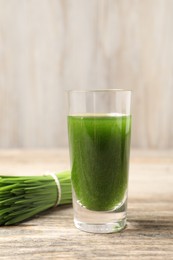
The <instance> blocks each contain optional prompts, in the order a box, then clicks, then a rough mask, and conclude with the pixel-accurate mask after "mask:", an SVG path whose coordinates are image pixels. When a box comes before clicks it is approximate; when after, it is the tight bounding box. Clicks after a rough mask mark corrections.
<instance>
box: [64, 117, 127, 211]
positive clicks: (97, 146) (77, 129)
mask: <svg viewBox="0 0 173 260" xmlns="http://www.w3.org/2000/svg"><path fill="white" fill-rule="evenodd" d="M130 132H131V116H123V115H113V116H111V115H103V116H97V115H95V116H89V115H88V116H87V115H86V116H69V117H68V133H69V146H70V156H71V167H72V177H71V178H72V185H73V189H74V192H75V195H76V197H77V200H78V202H79V203H80V204H82V206H84V207H86V208H87V209H89V210H95V211H107V210H112V209H114V208H116V206H118V205H119V204H121V203H122V201H123V199H124V198H125V196H126V192H127V182H128V168H129V151H130Z"/></svg>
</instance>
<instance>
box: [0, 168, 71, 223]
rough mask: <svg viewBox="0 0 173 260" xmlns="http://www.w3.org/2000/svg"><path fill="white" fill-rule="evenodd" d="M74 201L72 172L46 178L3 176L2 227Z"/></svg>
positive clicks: (0, 183) (0, 190) (0, 187)
mask: <svg viewBox="0 0 173 260" xmlns="http://www.w3.org/2000/svg"><path fill="white" fill-rule="evenodd" d="M71 201H72V194H71V175H70V171H64V172H61V173H57V174H47V175H43V176H2V175H0V225H1V226H2V225H6V226H8V225H14V224H17V223H19V222H22V221H24V220H26V219H28V218H31V217H33V216H34V215H36V214H38V213H40V212H42V211H44V210H47V209H49V208H51V207H54V206H57V205H63V204H69V203H71Z"/></svg>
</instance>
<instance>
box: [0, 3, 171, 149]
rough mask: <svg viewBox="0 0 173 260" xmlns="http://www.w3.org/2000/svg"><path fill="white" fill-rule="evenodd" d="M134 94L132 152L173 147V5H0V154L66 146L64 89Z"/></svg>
mask: <svg viewBox="0 0 173 260" xmlns="http://www.w3.org/2000/svg"><path fill="white" fill-rule="evenodd" d="M71 88H77V89H82V88H128V89H129V88H130V89H132V90H133V136H132V145H133V147H141V148H159V149H161V148H164V149H166V148H173V1H172V0H145V1H142V0H129V1H127V0H15V1H14V0H8V1H7V0H0V148H8V147H57V146H65V145H67V131H66V117H65V115H66V112H65V98H64V91H65V90H67V89H71Z"/></svg>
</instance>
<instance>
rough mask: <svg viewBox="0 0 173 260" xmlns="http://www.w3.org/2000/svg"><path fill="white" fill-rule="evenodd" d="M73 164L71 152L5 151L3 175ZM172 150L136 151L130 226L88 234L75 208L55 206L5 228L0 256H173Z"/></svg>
mask: <svg viewBox="0 0 173 260" xmlns="http://www.w3.org/2000/svg"><path fill="white" fill-rule="evenodd" d="M67 168H69V159H68V152H67V150H47V151H46V150H38V151H27V150H9V151H5V150H4V151H1V152H0V171H1V172H2V173H4V174H6V173H8V174H20V175H22V174H27V175H28V174H43V173H44V172H45V171H47V170H53V171H54V170H55V171H60V170H63V169H67ZM172 187H173V151H171V150H169V151H160V152H158V151H138V150H135V151H132V154H131V164H130V181H129V203H128V225H127V228H126V229H125V230H124V231H123V232H120V233H116V234H115V233H114V234H89V233H85V232H82V231H79V230H77V229H76V228H75V227H74V225H73V210H72V207H71V206H63V207H59V208H57V209H51V210H48V211H47V212H45V213H43V214H41V215H39V216H37V217H35V218H32V219H31V220H29V221H26V222H24V223H22V224H20V225H18V226H12V227H0V259H4V260H9V259H16V260H18V259H19V260H20V259H26V260H30V259H32V260H33V259H80V260H81V259H103V260H107V259H120V260H126V259H132V260H133V259H134V260H141V259H148V260H150V259H151V260H155V259H158V260H161V259H164V260H165V259H168V260H169V259H173V203H172V202H173V188H172Z"/></svg>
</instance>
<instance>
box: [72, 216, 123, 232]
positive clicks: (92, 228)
mask: <svg viewBox="0 0 173 260" xmlns="http://www.w3.org/2000/svg"><path fill="white" fill-rule="evenodd" d="M74 224H75V226H76V227H77V228H78V229H80V230H82V231H85V232H89V233H103V234H105V233H114V232H119V231H121V230H123V229H124V228H125V227H126V219H123V220H120V221H117V222H113V223H106V224H88V223H84V222H80V221H78V220H76V219H74Z"/></svg>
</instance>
